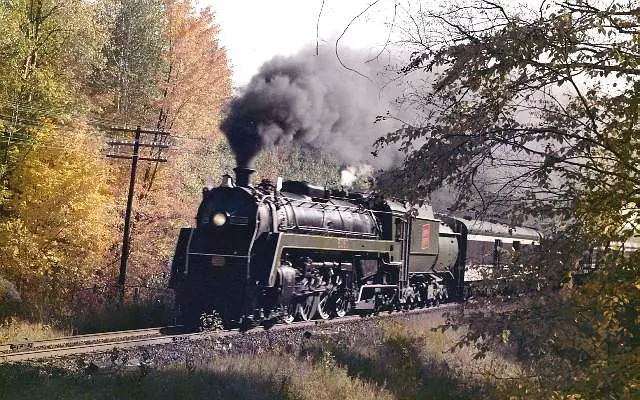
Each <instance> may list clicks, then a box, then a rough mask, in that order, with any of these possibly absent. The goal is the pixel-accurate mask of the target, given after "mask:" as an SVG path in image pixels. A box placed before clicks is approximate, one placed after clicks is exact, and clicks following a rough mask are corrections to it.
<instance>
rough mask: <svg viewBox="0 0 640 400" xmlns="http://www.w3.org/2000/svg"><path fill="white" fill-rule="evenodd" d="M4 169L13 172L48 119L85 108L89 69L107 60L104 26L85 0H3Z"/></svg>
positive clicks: (0, 122)
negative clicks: (103, 53)
mask: <svg viewBox="0 0 640 400" xmlns="http://www.w3.org/2000/svg"><path fill="white" fill-rule="evenodd" d="M0 17H1V19H2V24H1V25H0V80H1V81H2V85H1V86H0V132H1V133H2V136H1V137H2V141H1V142H0V154H1V158H0V172H1V173H2V178H1V179H2V180H3V181H4V179H6V178H7V175H8V174H9V173H10V171H11V170H12V168H13V167H14V166H15V165H14V164H15V162H19V160H21V159H22V156H21V154H22V148H23V145H24V144H25V142H29V141H31V140H33V137H32V135H31V133H32V132H35V131H34V130H33V129H28V128H29V127H37V126H39V125H40V124H41V123H42V121H43V120H44V119H48V120H49V121H52V120H55V121H60V120H65V119H68V118H69V116H70V115H71V114H72V113H73V112H77V111H79V110H80V109H82V107H83V104H84V103H85V102H84V101H83V93H84V91H83V90H84V88H85V87H86V86H85V84H86V82H87V75H88V74H89V72H90V71H91V68H92V67H93V66H95V65H98V64H99V63H100V61H101V57H100V53H99V50H100V48H101V46H102V43H103V40H104V35H103V33H104V30H103V29H102V26H101V25H100V24H98V23H97V22H96V20H95V18H94V12H93V8H92V7H91V6H90V5H89V4H87V3H86V2H83V1H80V0H72V1H66V0H65V1H61V0H17V1H5V2H1V3H0Z"/></svg>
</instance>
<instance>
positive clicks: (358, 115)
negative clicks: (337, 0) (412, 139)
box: [221, 48, 397, 167]
mask: <svg viewBox="0 0 640 400" xmlns="http://www.w3.org/2000/svg"><path fill="white" fill-rule="evenodd" d="M321 50H322V49H321ZM324 50H325V51H324V52H323V53H324V54H326V55H325V56H323V55H322V53H321V55H320V56H316V55H314V54H312V53H311V52H307V53H306V54H304V53H301V54H299V55H297V56H293V57H275V58H274V59H272V60H271V61H269V62H267V63H265V64H264V65H263V66H262V67H261V69H260V71H259V73H258V74H257V75H255V76H254V77H253V78H252V79H251V81H250V82H249V84H248V85H247V87H246V88H244V89H243V91H242V93H241V94H240V95H239V96H238V97H236V98H234V99H233V100H232V101H231V103H230V104H229V108H228V110H227V117H226V119H225V120H224V121H223V122H222V124H221V129H222V131H223V132H224V134H225V135H226V137H227V139H228V141H229V144H230V145H231V148H232V150H233V152H234V153H235V156H236V161H237V164H238V166H240V167H250V166H251V165H252V162H253V159H254V158H255V157H256V155H257V154H258V153H259V152H260V150H262V149H264V148H267V147H270V146H277V145H281V144H287V143H296V144H298V145H301V146H302V147H311V148H315V149H322V150H323V151H327V152H331V153H333V154H335V155H336V156H337V157H338V158H339V159H341V161H344V162H346V163H348V164H356V163H370V164H374V165H376V166H378V167H384V166H387V165H390V164H391V163H392V161H393V158H395V157H394V155H388V154H387V155H382V156H379V157H378V158H376V159H374V158H373V156H372V154H371V151H372V150H373V143H374V141H375V140H376V139H377V138H378V137H380V136H382V135H384V134H385V133H387V132H389V131H390V130H391V129H393V127H392V126H390V124H391V123H390V122H389V121H383V122H378V123H376V122H375V121H376V116H378V115H382V114H384V113H385V112H387V111H388V110H389V106H390V102H389V100H388V99H391V98H393V97H392V94H391V93H387V96H383V95H382V93H381V91H380V86H381V85H380V80H381V78H380V74H379V71H381V70H382V67H381V66H380V65H379V64H377V65H376V64H375V63H374V64H373V65H371V64H364V63H363V62H362V61H359V60H363V59H366V57H365V56H364V55H359V54H356V53H354V52H351V53H350V54H347V55H344V56H343V55H341V58H342V59H343V61H344V62H345V64H349V65H350V66H355V67H356V68H357V69H358V70H359V72H361V73H363V74H365V75H367V76H369V77H370V80H367V79H365V78H363V77H362V76H359V75H357V74H355V73H354V72H352V71H349V70H347V69H346V68H344V67H343V66H342V65H340V63H339V62H338V60H337V59H336V57H335V54H333V52H332V51H331V52H330V51H329V50H330V49H328V48H326V49H324ZM396 153H397V152H396Z"/></svg>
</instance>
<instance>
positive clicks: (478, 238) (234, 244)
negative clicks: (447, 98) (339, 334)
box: [170, 167, 541, 326]
mask: <svg viewBox="0 0 640 400" xmlns="http://www.w3.org/2000/svg"><path fill="white" fill-rule="evenodd" d="M235 171H236V178H237V179H236V182H235V183H234V182H233V180H232V178H231V176H229V175H225V176H224V178H223V182H222V184H221V185H220V186H219V187H216V188H213V189H210V190H209V189H206V188H205V189H204V191H203V200H202V203H201V204H200V207H199V209H198V214H197V217H196V227H195V228H184V229H182V230H181V231H180V236H179V240H178V244H177V247H176V252H175V256H174V260H173V264H172V274H171V281H170V287H171V288H173V289H174V290H175V291H176V301H177V304H178V305H179V307H180V309H181V311H182V315H183V317H184V322H185V323H186V324H187V325H189V326H196V325H198V323H199V319H200V316H201V315H202V313H210V312H211V311H212V310H215V311H216V312H217V313H219V315H220V316H221V318H222V319H223V322H224V323H225V325H227V326H232V325H236V326H237V325H252V324H256V323H261V322H266V321H276V320H282V321H284V322H291V321H293V320H294V319H296V318H299V319H302V320H307V319H310V318H321V319H326V318H330V317H333V316H337V317H340V316H344V315H345V314H347V313H349V312H358V313H371V312H376V311H379V310H391V309H398V308H412V307H415V306H425V305H429V304H431V303H437V302H441V301H446V300H448V299H453V298H458V299H463V298H465V297H467V296H468V295H469V288H470V287H472V285H473V282H474V281H478V280H480V279H482V277H483V276H486V273H487V271H491V269H492V268H495V267H496V266H501V265H505V264H507V263H509V262H512V261H514V260H515V259H516V258H517V257H519V254H521V253H522V252H523V250H525V249H526V248H527V247H530V246H532V245H536V244H538V242H539V240H540V238H541V236H540V234H539V233H538V232H537V231H535V230H533V229H529V228H523V227H518V228H512V227H508V226H506V225H500V224H494V223H489V222H482V221H474V220H470V219H458V218H454V217H449V216H439V217H436V216H435V215H434V213H433V211H432V209H431V207H430V206H426V205H424V206H421V207H417V208H412V207H407V206H405V205H403V204H401V203H399V202H396V201H392V200H388V199H383V198H381V197H379V196H377V195H376V194H374V193H348V192H346V191H343V190H329V189H326V188H323V187H319V186H314V185H311V184H309V183H307V182H302V181H285V182H281V181H279V182H278V183H277V184H276V185H275V186H274V185H273V184H271V183H270V182H268V181H263V182H262V183H261V184H259V185H257V186H255V187H253V186H251V185H250V184H249V177H250V174H251V173H252V172H253V170H251V169H248V168H240V167H238V168H236V169H235Z"/></svg>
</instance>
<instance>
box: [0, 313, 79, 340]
mask: <svg viewBox="0 0 640 400" xmlns="http://www.w3.org/2000/svg"><path fill="white" fill-rule="evenodd" d="M69 335H71V330H70V329H64V328H59V327H56V326H55V325H52V324H45V323H42V322H29V321H25V320H21V319H18V318H8V319H6V320H5V321H4V322H2V323H0V343H7V342H19V341H23V340H41V339H52V338H56V337H61V336H69Z"/></svg>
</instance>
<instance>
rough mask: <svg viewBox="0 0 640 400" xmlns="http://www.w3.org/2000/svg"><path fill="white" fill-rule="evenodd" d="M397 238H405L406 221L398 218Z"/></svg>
mask: <svg viewBox="0 0 640 400" xmlns="http://www.w3.org/2000/svg"><path fill="white" fill-rule="evenodd" d="M396 240H404V221H403V220H402V219H401V218H396Z"/></svg>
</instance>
